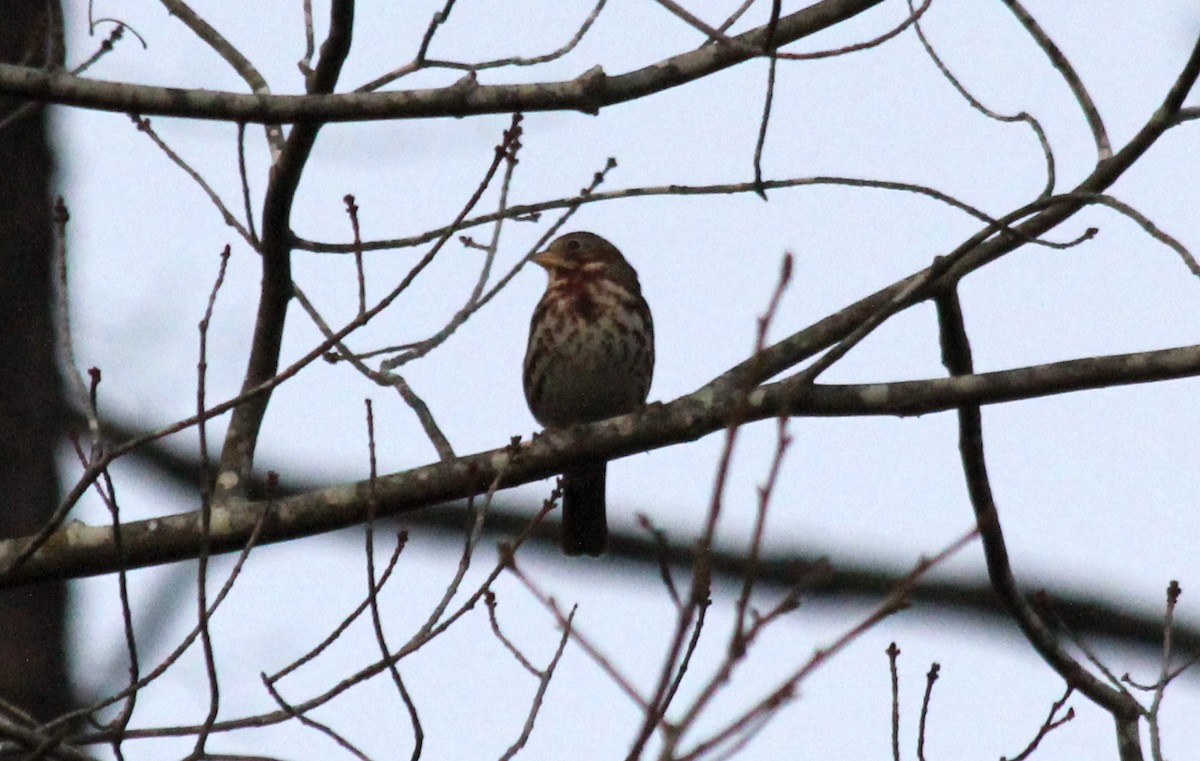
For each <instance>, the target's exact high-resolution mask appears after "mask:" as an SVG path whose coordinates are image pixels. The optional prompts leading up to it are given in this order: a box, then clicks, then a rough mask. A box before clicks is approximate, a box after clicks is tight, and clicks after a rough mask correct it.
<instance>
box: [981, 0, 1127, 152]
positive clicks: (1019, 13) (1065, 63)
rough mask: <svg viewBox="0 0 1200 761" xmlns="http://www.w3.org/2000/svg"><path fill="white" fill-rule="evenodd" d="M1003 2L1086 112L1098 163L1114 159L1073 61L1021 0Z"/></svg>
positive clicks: (1099, 120)
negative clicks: (1072, 64)
mask: <svg viewBox="0 0 1200 761" xmlns="http://www.w3.org/2000/svg"><path fill="white" fill-rule="evenodd" d="M1003 2H1004V4H1005V5H1007V6H1008V9H1009V10H1010V11H1012V12H1013V15H1014V16H1016V17H1017V20H1018V21H1020V22H1021V26H1023V27H1025V31H1027V32H1029V36H1030V37H1032V38H1033V39H1034V42H1036V43H1037V44H1038V47H1040V48H1041V49H1042V52H1043V53H1045V54H1046V57H1047V58H1049V59H1050V63H1051V64H1053V66H1054V68H1055V69H1057V70H1058V73H1059V74H1062V78H1063V79H1064V80H1066V83H1067V86H1068V87H1070V88H1071V93H1072V94H1073V95H1074V96H1075V100H1077V101H1078V102H1079V108H1080V109H1081V110H1082V111H1083V116H1084V118H1085V119H1087V123H1088V127H1089V128H1090V129H1091V131H1092V138H1093V139H1094V140H1095V141H1096V153H1097V160H1098V161H1106V160H1108V159H1110V158H1112V144H1111V143H1110V142H1109V140H1108V132H1107V131H1106V130H1105V129H1104V121H1103V120H1102V119H1101V118H1100V110H1099V109H1097V108H1096V103H1095V102H1094V101H1093V100H1092V96H1091V95H1089V94H1088V91H1087V88H1086V87H1084V86H1083V80H1082V79H1080V78H1079V75H1078V74H1076V73H1075V68H1074V67H1073V66H1071V62H1070V60H1068V59H1067V57H1066V55H1064V54H1063V52H1062V50H1060V49H1059V47H1058V45H1055V44H1054V40H1052V39H1050V35H1048V34H1046V32H1045V30H1044V29H1042V27H1041V25H1040V24H1038V22H1037V21H1036V20H1035V19H1034V18H1033V16H1032V15H1030V13H1029V11H1027V10H1025V7H1024V6H1022V5H1021V3H1020V2H1019V1H1018V0H1003Z"/></svg>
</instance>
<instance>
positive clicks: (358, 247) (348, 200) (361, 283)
mask: <svg viewBox="0 0 1200 761" xmlns="http://www.w3.org/2000/svg"><path fill="white" fill-rule="evenodd" d="M342 201H344V202H345V204H346V214H347V215H349V217H350V226H351V228H353V230H354V273H355V275H356V276H357V279H358V313H359V315H360V316H361V315H362V314H363V313H365V312H366V311H367V277H366V275H365V274H363V250H362V231H361V230H360V229H359V226H358V204H356V203H355V202H354V196H352V195H350V194H349V193H347V194H346V196H345V197H344V198H343V199H342Z"/></svg>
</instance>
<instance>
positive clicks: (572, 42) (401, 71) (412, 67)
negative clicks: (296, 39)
mask: <svg viewBox="0 0 1200 761" xmlns="http://www.w3.org/2000/svg"><path fill="white" fill-rule="evenodd" d="M607 2H608V0H597V3H596V6H595V7H594V8H593V9H592V12H591V13H589V14H588V16H587V18H585V19H584V20H583V23H582V24H580V25H579V27H578V28H577V29H576V30H575V34H574V35H573V36H572V37H571V39H569V40H567V42H566V43H564V44H563V45H562V46H560V47H559V48H558V49H556V50H552V51H551V52H549V53H545V54H543V55H538V56H531V57H521V56H510V57H508V58H497V59H494V60H490V61H477V62H472V63H460V62H457V61H443V60H438V59H433V58H429V57H428V53H429V45H430V44H431V43H432V42H433V35H434V34H435V33H436V32H437V29H438V27H440V26H441V25H442V24H444V23H445V22H446V21H447V20H448V19H449V17H450V10H451V9H452V8H453V7H454V3H455V0H447V3H446V5H445V6H444V7H443V8H442V10H441V11H439V12H437V13H435V14H434V16H433V19H432V20H431V21H430V22H429V26H427V27H426V29H425V34H424V36H423V38H422V39H421V46H420V48H419V49H418V50H417V55H416V56H415V57H414V58H413V60H412V61H410V62H409V63H407V64H405V65H404V66H401V67H399V68H397V69H393V70H392V71H389V72H388V73H386V74H384V75H382V76H379V77H377V78H375V79H373V80H371V81H370V82H368V83H366V84H365V85H361V86H359V87H357V88H355V89H354V92H373V91H375V90H378V89H379V88H380V87H383V86H384V85H386V84H390V83H392V82H395V81H396V80H397V79H400V78H401V77H405V76H408V75H409V74H412V73H414V72H417V71H420V70H421V69H427V68H430V69H434V68H441V69H458V70H460V71H467V72H469V73H468V75H467V78H466V79H464V80H460V81H459V83H458V85H456V86H459V87H463V88H466V87H470V86H471V85H472V84H473V83H474V77H475V72H477V71H483V70H485V69H495V68H500V67H503V66H535V65H537V64H542V63H547V62H549V61H554V60H557V59H559V58H562V57H563V56H565V55H567V54H568V53H570V52H571V51H572V50H574V49H575V46H577V45H578V44H579V42H580V41H581V40H582V39H583V38H584V35H586V34H587V33H588V30H589V29H591V28H592V24H594V23H595V22H596V19H597V18H598V17H599V16H600V11H602V10H603V9H604V6H605V4H606V3H607Z"/></svg>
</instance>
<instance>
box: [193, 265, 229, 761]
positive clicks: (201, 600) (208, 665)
mask: <svg viewBox="0 0 1200 761" xmlns="http://www.w3.org/2000/svg"><path fill="white" fill-rule="evenodd" d="M229 255H230V248H229V246H228V245H227V246H225V248H224V250H222V252H221V264H220V267H219V268H218V270H217V279H216V281H215V282H213V287H212V290H211V291H210V292H209V294H208V304H207V305H206V306H205V309H204V317H203V318H201V320H200V325H199V330H200V359H199V361H198V362H197V365H196V411H197V412H198V413H199V414H204V407H205V391H206V385H207V379H208V326H209V323H210V322H211V320H212V315H213V308H214V307H215V306H216V303H217V294H218V293H219V292H220V290H221V285H222V284H223V283H224V282H225V269H226V267H227V266H228V264H229ZM196 432H197V435H198V437H199V453H200V527H201V540H200V554H199V558H198V560H199V563H198V565H197V569H196V607H197V615H198V616H199V621H198V624H199V627H200V645H201V647H202V648H203V653H204V671H205V674H206V676H207V678H208V696H209V701H208V715H207V716H206V717H205V719H204V724H203V726H202V727H201V730H200V732H198V733H197V734H196V745H195V747H194V748H193V750H192V756H191V757H192V758H196V759H203V758H204V757H205V755H206V753H205V749H204V745H205V742H206V741H207V740H208V735H209V732H210V730H211V729H212V725H213V724H214V723H215V722H216V720H217V714H218V712H219V711H220V707H221V687H220V681H219V679H218V678H217V663H216V657H215V655H214V652H213V642H212V633H211V632H210V631H209V626H208V624H209V616H208V558H209V551H210V546H211V544H210V543H211V538H210V532H211V528H212V482H211V481H210V479H209V475H208V474H209V462H208V426H207V425H206V424H205V423H204V422H201V423H200V425H199V426H197V428H196Z"/></svg>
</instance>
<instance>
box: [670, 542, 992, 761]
mask: <svg viewBox="0 0 1200 761" xmlns="http://www.w3.org/2000/svg"><path fill="white" fill-rule="evenodd" d="M978 536H979V531H978V529H975V528H973V529H971V530H970V531H968V532H967V533H965V534H963V535H962V536H961V537H959V538H958V539H957V540H955V541H954V542H952V543H950V544H949V545H948V546H946V547H945V548H944V549H943V550H942V551H941V552H939V553H937V554H936V555H934V556H933V557H932V558H925V557H922V558H921V559H920V560H918V561H917V563H916V565H915V566H914V567H913V569H912V571H910V572H909V574H908V575H907V576H906V577H905V578H904V580H903V581H902V582H901V583H900V584H899V585H897V586H896V588H895V589H894V590H892V592H891V594H889V595H888V596H887V597H886V598H885V599H884V600H883V601H882V602H881V603H879V605H878V606H876V608H875V609H874V610H873V611H871V612H870V613H869V614H867V615H866V616H865V617H864V618H863V619H862V620H861V621H860V622H859V623H857V624H855V625H854V626H853V627H851V628H850V629H849V630H847V631H846V632H844V633H843V634H842V635H841V636H840V637H838V638H837V639H835V640H834V641H833V642H832V643H831V644H829V645H828V646H826V647H823V648H819V649H818V650H817V651H816V652H814V653H813V655H812V656H811V657H810V658H809V659H808V660H807V661H806V662H805V663H804V664H803V665H801V666H800V667H799V668H797V669H795V670H794V671H792V673H791V674H789V675H787V676H786V677H785V678H784V679H783V680H781V681H780V682H779V684H778V686H776V687H775V688H774V689H772V690H771V691H770V692H769V693H767V695H766V696H765V697H763V698H762V699H760V700H759V701H757V702H756V703H755V704H754V705H753V706H752V707H751V708H750V709H748V710H747V711H745V712H743V713H741V714H740V715H739V716H737V717H736V718H734V719H732V720H730V721H729V722H728V723H726V724H725V725H724V727H723V728H722V729H720V730H718V731H716V732H715V733H713V734H712V735H711V736H710V737H709V738H708V739H706V740H703V741H701V742H699V743H697V744H696V745H695V747H693V748H692V749H691V750H690V751H688V752H687V753H684V754H681V755H679V756H678V757H677V758H678V761H695V760H696V759H698V758H700V757H701V756H703V755H705V754H707V753H709V752H711V751H713V750H715V749H717V748H719V747H722V746H724V745H725V744H726V743H728V742H730V741H735V740H736V739H737V738H738V737H739V736H740V735H741V734H742V733H743V732H745V731H747V730H750V729H753V730H754V731H757V730H758V729H759V728H761V727H755V725H756V723H758V722H762V721H764V720H766V719H768V718H770V716H773V715H774V714H776V713H777V712H778V710H779V708H780V707H782V706H783V705H784V704H785V703H787V702H789V701H791V700H792V699H793V698H794V697H795V695H796V690H797V689H798V687H799V686H800V684H801V683H802V682H803V681H804V680H805V679H806V678H807V677H808V676H809V675H810V674H812V672H813V671H815V670H816V669H818V668H820V667H821V666H822V665H824V664H825V663H827V662H828V661H829V660H830V659H831V658H833V657H834V656H836V655H837V654H838V653H840V652H841V651H842V650H844V649H845V648H846V647H847V646H849V645H850V643H852V642H854V641H856V640H857V639H858V638H859V637H860V636H862V635H863V634H864V633H865V632H867V631H868V630H870V629H871V628H873V627H874V626H876V625H877V624H878V623H879V622H880V621H883V620H884V619H885V618H887V617H889V616H891V615H892V614H894V613H896V612H897V611H899V610H902V609H903V608H904V607H906V606H907V604H908V598H909V595H910V594H911V592H912V589H913V587H915V586H916V584H917V582H918V581H919V580H920V578H921V577H922V576H924V575H925V574H926V573H928V572H929V570H930V569H931V568H934V567H936V566H938V565H941V564H942V563H943V562H945V561H946V560H947V559H948V558H950V557H951V556H953V555H954V554H956V553H957V552H958V551H959V550H961V549H962V548H963V547H965V546H967V545H968V544H969V543H971V542H972V541H974V540H975V539H976V537H978Z"/></svg>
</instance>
